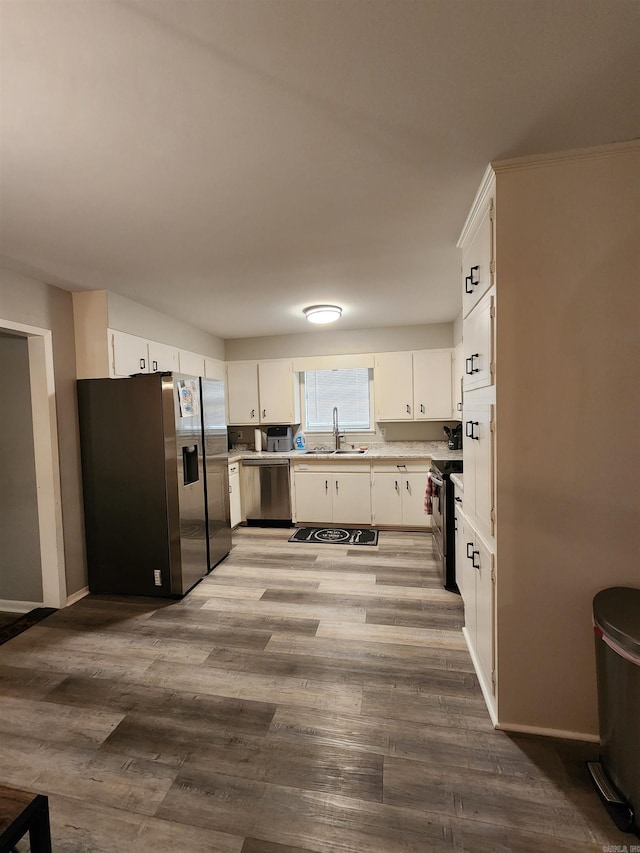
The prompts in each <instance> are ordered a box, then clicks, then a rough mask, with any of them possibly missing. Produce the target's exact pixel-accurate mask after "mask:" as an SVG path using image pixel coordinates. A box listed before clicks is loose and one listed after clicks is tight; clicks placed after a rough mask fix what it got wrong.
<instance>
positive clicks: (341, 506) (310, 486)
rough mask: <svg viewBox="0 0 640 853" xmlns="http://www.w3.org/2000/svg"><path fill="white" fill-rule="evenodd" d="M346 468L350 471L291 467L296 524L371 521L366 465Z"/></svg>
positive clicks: (369, 480) (369, 491)
mask: <svg viewBox="0 0 640 853" xmlns="http://www.w3.org/2000/svg"><path fill="white" fill-rule="evenodd" d="M345 467H347V466H345ZM348 467H349V468H350V469H352V470H342V471H340V472H339V473H336V471H335V469H334V470H330V469H328V468H325V467H323V468H322V470H313V471H310V470H299V469H295V470H294V475H293V477H294V488H295V516H296V523H298V524H301V523H309V524H330V523H334V524H367V525H370V524H371V475H370V473H369V468H368V467H367V469H366V471H363V470H358V469H357V467H356V466H348ZM354 469H355V470H354Z"/></svg>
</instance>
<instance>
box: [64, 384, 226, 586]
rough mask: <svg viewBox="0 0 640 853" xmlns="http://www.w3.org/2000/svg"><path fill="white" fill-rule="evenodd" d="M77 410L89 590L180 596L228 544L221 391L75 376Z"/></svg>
mask: <svg viewBox="0 0 640 853" xmlns="http://www.w3.org/2000/svg"><path fill="white" fill-rule="evenodd" d="M209 383H211V385H210V384H209ZM220 386H222V388H220ZM220 400H222V406H223V408H222V413H221V412H220V410H219V404H220ZM211 406H213V407H214V408H213V410H212V409H210V408H209V407H211ZM216 407H217V408H216ZM78 409H79V417H80V445H81V450H82V476H83V491H84V508H85V530H86V543H87V564H88V573H89V589H90V591H91V592H96V593H115V594H130V595H160V596H182V595H184V594H185V593H186V592H187V591H188V590H189V589H190V588H191V587H192V586H193V585H194V584H195V583H197V582H198V581H199V580H200V579H201V578H202V577H203V576H204V575H205V574H206V573H207V572H208V571H209V570H210V569H211V568H212V567H213V566H214V565H215V563H217V562H219V561H220V560H221V559H223V558H224V556H225V555H226V554H227V553H228V552H229V549H230V547H231V533H230V520H229V496H228V475H227V461H226V456H225V454H226V450H227V446H226V430H225V431H224V435H223V434H222V426H223V424H224V384H223V383H222V382H219V383H215V382H214V381H213V380H204V382H203V383H201V381H200V380H199V379H198V378H196V377H193V376H185V375H182V374H176V373H173V374H171V373H151V374H140V375H137V376H132V377H130V378H128V379H81V380H79V381H78ZM214 423H215V426H213V424H214ZM205 447H206V448H207V452H206V454H205V452H204V449H205Z"/></svg>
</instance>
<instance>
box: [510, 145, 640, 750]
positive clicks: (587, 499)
mask: <svg viewBox="0 0 640 853" xmlns="http://www.w3.org/2000/svg"><path fill="white" fill-rule="evenodd" d="M616 150H617V151H618V153H616V154H615V155H613V156H611V155H609V156H603V155H596V156H589V157H585V158H581V159H577V160H573V161H561V162H552V161H551V162H542V163H539V164H536V165H535V166H534V167H529V168H525V169H515V170H510V169H507V170H505V171H502V170H501V169H500V168H499V164H498V167H497V168H498V175H497V214H496V227H497V330H498V331H497V364H498V376H497V494H498V532H497V533H498V563H497V568H498V601H497V617H498V668H499V682H498V708H499V718H500V721H501V723H503V724H506V725H512V724H513V725H515V726H533V727H538V728H543V729H545V728H547V729H555V730H560V731H567V732H572V733H577V734H580V733H582V734H589V735H595V734H596V733H597V731H598V724H597V703H596V679H595V663H594V640H593V629H592V622H591V609H592V600H593V596H594V595H595V593H596V592H598V590H600V589H603V588H605V587H609V586H617V585H622V586H625V585H628V586H634V587H639V586H640V564H639V562H638V554H639V553H640V525H639V524H638V508H639V507H640V492H639V471H640V468H639V465H638V461H639V458H638V447H639V439H640V435H639V432H638V423H639V418H638V416H639V414H640V408H639V398H638V389H639V388H640V381H639V380H640V375H639V369H638V365H639V364H640V353H639V351H638V342H639V329H640V310H639V308H640V301H639V300H638V270H639V269H640V253H639V246H640V240H639V239H638V235H639V233H640V232H639V229H638V225H639V200H640V196H639V193H638V175H640V157H639V153H638V152H639V150H640V149H638V148H636V150H635V153H629V151H627V150H623V151H622V153H620V149H616Z"/></svg>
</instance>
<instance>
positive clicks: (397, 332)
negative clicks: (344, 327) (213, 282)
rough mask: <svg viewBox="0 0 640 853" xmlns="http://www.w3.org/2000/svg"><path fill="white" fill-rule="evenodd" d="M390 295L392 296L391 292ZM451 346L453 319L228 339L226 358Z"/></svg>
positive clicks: (281, 356)
mask: <svg viewBox="0 0 640 853" xmlns="http://www.w3.org/2000/svg"><path fill="white" fill-rule="evenodd" d="M390 298H393V296H392V295H391V294H390ZM451 346H453V326H452V324H451V323H434V324H431V325H429V324H426V325H419V326H391V327H387V328H379V329H354V330H353V331H340V330H339V329H336V330H333V329H332V330H329V329H310V330H309V332H307V333H306V334H303V335H276V336H273V337H264V338H237V339H233V340H227V341H226V342H225V358H226V360H227V361H241V360H243V359H261V358H296V357H301V356H313V355H342V354H351V353H362V352H395V351H400V350H414V349H438V348H441V347H451Z"/></svg>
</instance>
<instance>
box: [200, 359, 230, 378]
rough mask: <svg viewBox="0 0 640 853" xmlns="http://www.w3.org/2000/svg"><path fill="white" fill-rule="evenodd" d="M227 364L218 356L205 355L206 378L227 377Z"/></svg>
mask: <svg viewBox="0 0 640 853" xmlns="http://www.w3.org/2000/svg"><path fill="white" fill-rule="evenodd" d="M226 367H227V366H226V364H225V362H224V361H220V359H218V358H209V357H208V356H205V357H204V377H205V379H222V380H225V379H226Z"/></svg>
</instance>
